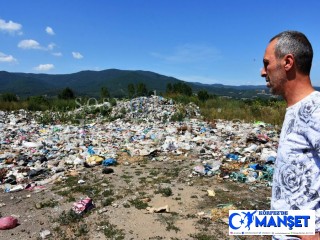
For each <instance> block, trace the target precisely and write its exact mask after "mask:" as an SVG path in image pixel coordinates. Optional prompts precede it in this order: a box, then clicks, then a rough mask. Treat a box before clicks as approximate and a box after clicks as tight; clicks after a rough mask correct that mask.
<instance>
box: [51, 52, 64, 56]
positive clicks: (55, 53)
mask: <svg viewBox="0 0 320 240" xmlns="http://www.w3.org/2000/svg"><path fill="white" fill-rule="evenodd" d="M52 55H53V56H56V57H62V53H61V52H54V53H52Z"/></svg>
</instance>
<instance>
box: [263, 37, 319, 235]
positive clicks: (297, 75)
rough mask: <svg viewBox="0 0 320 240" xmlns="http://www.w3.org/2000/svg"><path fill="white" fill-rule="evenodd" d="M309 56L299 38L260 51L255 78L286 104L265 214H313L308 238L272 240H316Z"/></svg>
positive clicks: (315, 135) (314, 109) (315, 141)
mask: <svg viewBox="0 0 320 240" xmlns="http://www.w3.org/2000/svg"><path fill="white" fill-rule="evenodd" d="M312 57H313V50H312V46H311V44H310V42H309V40H308V39H307V38H306V36H305V35H304V34H303V33H300V32H296V31H285V32H282V33H280V34H278V35H276V36H275V37H273V38H272V39H271V40H270V42H269V45H268V46H267V48H266V51H265V54H264V58H263V64H264V67H263V68H262V70H261V76H262V77H265V79H266V82H267V87H268V88H270V92H271V93H273V94H276V95H280V96H282V97H283V98H284V100H285V101H286V103H287V110H286V115H285V119H284V122H283V127H282V131H281V136H280V141H279V148H278V154H277V160H276V162H275V169H274V170H275V171H274V175H273V185H272V200H271V208H272V209H275V210H277V209H279V210H299V209H300V210H304V209H307V210H315V213H316V229H315V232H316V234H315V235H314V236H308V235H304V236H273V239H303V240H319V239H320V235H319V231H320V93H319V92H317V91H315V90H314V89H313V87H312V85H311V80H310V70H311V64H312Z"/></svg>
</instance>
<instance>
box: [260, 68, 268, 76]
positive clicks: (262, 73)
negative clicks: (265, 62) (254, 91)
mask: <svg viewBox="0 0 320 240" xmlns="http://www.w3.org/2000/svg"><path fill="white" fill-rule="evenodd" d="M260 75H261V77H266V76H267V72H266V69H265V68H264V67H263V68H261V70H260Z"/></svg>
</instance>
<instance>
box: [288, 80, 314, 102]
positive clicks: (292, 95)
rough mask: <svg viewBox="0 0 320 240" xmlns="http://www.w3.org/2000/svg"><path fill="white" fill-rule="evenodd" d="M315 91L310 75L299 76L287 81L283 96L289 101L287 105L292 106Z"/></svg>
mask: <svg viewBox="0 0 320 240" xmlns="http://www.w3.org/2000/svg"><path fill="white" fill-rule="evenodd" d="M313 91H314V88H313V87H312V85H311V81H310V77H309V76H299V77H298V78H296V79H294V80H290V81H288V82H287V86H286V91H285V93H284V96H283V97H284V99H285V100H286V102H287V107H290V106H292V105H294V104H296V103H297V102H299V101H300V100H302V99H304V98H305V97H307V96H308V95H309V94H310V93H312V92H313Z"/></svg>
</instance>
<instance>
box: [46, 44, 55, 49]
mask: <svg viewBox="0 0 320 240" xmlns="http://www.w3.org/2000/svg"><path fill="white" fill-rule="evenodd" d="M55 46H56V44H54V43H50V44H49V45H48V48H47V49H48V50H52V49H54V47H55Z"/></svg>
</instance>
